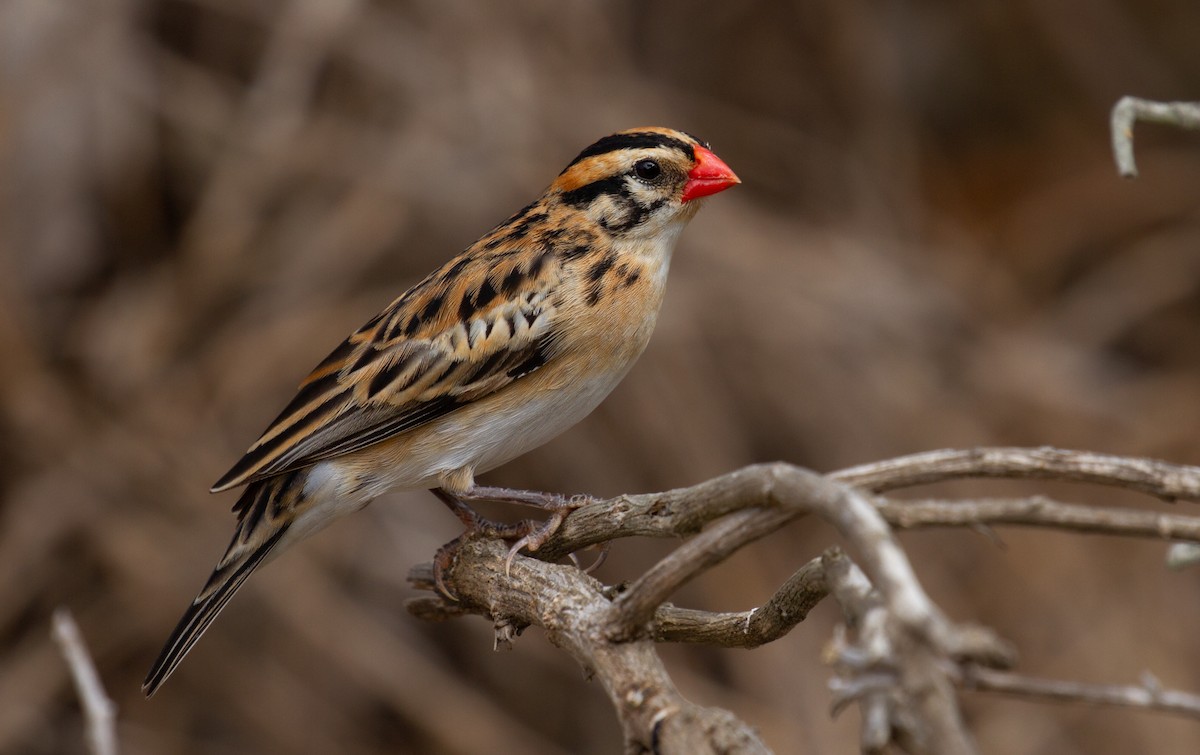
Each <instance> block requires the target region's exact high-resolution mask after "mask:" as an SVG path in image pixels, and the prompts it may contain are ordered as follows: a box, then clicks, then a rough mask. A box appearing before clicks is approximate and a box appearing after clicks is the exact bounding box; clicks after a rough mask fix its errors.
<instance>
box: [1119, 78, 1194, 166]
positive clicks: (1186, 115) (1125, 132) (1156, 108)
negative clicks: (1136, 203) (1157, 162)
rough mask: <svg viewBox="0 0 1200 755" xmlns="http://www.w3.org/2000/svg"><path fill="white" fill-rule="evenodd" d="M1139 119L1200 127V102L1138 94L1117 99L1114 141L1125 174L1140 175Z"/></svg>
mask: <svg viewBox="0 0 1200 755" xmlns="http://www.w3.org/2000/svg"><path fill="white" fill-rule="evenodd" d="M1137 121H1147V122H1149V123H1165V124H1167V125H1169V126H1178V127H1179V128H1188V129H1200V102H1154V101H1153V100H1143V99H1140V98H1138V97H1122V98H1121V99H1120V100H1117V104H1116V105H1114V106H1113V109H1112V118H1111V123H1112V145H1113V156H1114V158H1115V159H1116V161H1117V173H1118V174H1120V176H1121V178H1136V177H1137V174H1138V171H1137V164H1136V163H1135V162H1134V159H1133V124H1134V123H1135V122H1137Z"/></svg>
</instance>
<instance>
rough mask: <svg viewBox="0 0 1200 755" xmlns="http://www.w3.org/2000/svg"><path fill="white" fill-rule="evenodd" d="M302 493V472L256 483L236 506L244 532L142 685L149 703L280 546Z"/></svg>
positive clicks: (235, 539)
mask: <svg viewBox="0 0 1200 755" xmlns="http://www.w3.org/2000/svg"><path fill="white" fill-rule="evenodd" d="M302 487H303V474H302V471H301V470H297V471H296V472H291V473H289V474H283V475H279V476H278V477H271V478H268V479H266V480H262V481H260V482H255V483H251V484H250V485H249V486H248V487H247V488H246V490H245V492H244V493H243V494H242V497H241V498H239V499H238V502H237V503H236V504H234V507H233V510H234V511H235V512H237V514H238V528H237V531H236V532H234V533H233V540H232V541H231V542H230V543H229V547H228V548H227V549H226V551H225V555H224V556H222V557H221V560H220V561H219V562H217V566H216V568H215V569H213V573H212V576H210V577H209V578H208V582H207V583H206V584H205V585H204V589H202V590H201V591H200V594H199V595H197V596H196V599H195V600H193V601H192V604H191V605H190V606H188V609H187V611H185V612H184V614H183V618H181V619H180V620H179V623H178V624H177V625H176V626H175V631H173V632H171V636H170V638H169V639H168V640H167V643H166V645H164V646H163V649H162V652H161V653H159V656H158V660H156V661H155V662H154V665H153V666H152V667H151V668H150V673H149V674H147V675H146V681H144V682H142V692H143V693H145V695H146V697H150V696H151V695H153V694H154V693H155V692H156V691H157V690H158V688H159V687H160V686H162V683H163V682H165V681H166V680H167V677H169V676H170V675H171V673H172V672H173V671H175V667H176V666H178V665H179V662H180V661H182V660H183V657H184V656H185V655H187V654H188V651H189V650H191V649H192V646H193V645H195V644H196V641H197V640H199V639H200V636H201V635H203V634H204V631H205V630H206V629H208V626H209V624H212V622H213V619H215V618H217V614H219V613H220V612H221V609H222V608H224V607H225V604H226V603H228V602H229V599H230V598H232V597H233V594H234V593H236V592H237V591H238V588H239V587H241V586H242V584H243V583H244V582H245V581H246V578H247V577H249V576H250V574H251V573H252V572H253V571H254V570H255V569H256V568H257V567H258V566H259V565H260V564H262V563H263V561H264V560H265V559H266V558H267V557H268V556H269V555H270V554H271V551H272V549H273V548H275V546H276V545H278V544H279V541H280V539H281V538H282V537H283V536H284V534H286V533H287V531H288V528H289V527H290V525H291V522H292V519H293V515H294V512H295V511H296V507H297V504H298V503H299V497H300V494H301V488H302Z"/></svg>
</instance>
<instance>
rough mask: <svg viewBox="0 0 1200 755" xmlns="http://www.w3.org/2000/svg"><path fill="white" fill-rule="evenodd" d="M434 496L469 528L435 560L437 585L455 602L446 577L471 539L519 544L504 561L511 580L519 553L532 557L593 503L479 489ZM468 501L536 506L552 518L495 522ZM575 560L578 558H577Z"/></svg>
mask: <svg viewBox="0 0 1200 755" xmlns="http://www.w3.org/2000/svg"><path fill="white" fill-rule="evenodd" d="M432 492H433V494H434V495H436V496H437V497H438V498H439V499H440V500H441V501H442V503H444V504H446V506H447V507H448V508H449V509H450V510H451V511H452V512H453V513H454V515H455V516H456V517H458V519H459V521H461V522H462V523H463V525H464V526H466V528H467V531H466V532H464V533H463V534H461V535H459V536H458V537H456V538H454V539H453V540H451V541H450V542H448V543H446V544H445V545H443V546H442V547H441V548H439V549H438V552H437V554H436V555H435V556H434V559H433V580H434V585H435V586H436V587H437V590H438V592H439V593H441V594H442V595H443V596H444V597H446V598H449V599H450V600H454V601H457V600H458V597H457V596H455V595H454V593H452V592H451V591H450V589H449V588H448V587H447V586H446V582H445V579H444V576H445V574H446V572H448V571H449V570H450V568H451V567H452V566H453V565H454V559H455V558H456V557H457V556H458V551H459V549H460V548H461V547H462V545H463V543H465V542H466V541H467V540H468V539H469V538H471V537H472V536H474V535H483V536H484V537H496V538H500V539H503V540H513V541H515V542H514V543H513V546H512V548H510V549H509V551H508V557H507V558H505V559H504V574H505V575H506V576H507V575H508V574H509V573H510V572H511V571H512V562H513V559H515V558H516V557H517V554H518V553H520V552H521V551H522V550H523V549H528V550H529V551H530V552H531V553H532V552H533V551H536V550H537V549H538V548H540V547H542V546H543V545H545V543H546V542H547V541H548V540H549V539H550V538H551V537H553V536H554V533H555V532H557V531H558V529H559V527H561V526H562V523H563V522H564V521H565V520H566V518H567V516H568V515H569V514H570V513H571V512H572V511H574V510H575V509H577V508H580V507H581V506H584V505H586V504H588V503H591V502H592V500H593V499H592V498H590V497H588V496H583V495H577V496H571V497H567V496H563V495H559V494H557V493H543V492H540V491H534V490H517V489H512V488H497V487H484V486H479V485H477V486H475V487H474V488H472V489H471V490H470V491H468V492H466V493H458V494H455V493H450V492H449V491H447V490H444V489H442V488H435V489H434V490H433V491H432ZM467 501H495V502H499V503H519V504H523V505H526V506H535V507H537V508H540V509H543V510H545V511H549V512H550V517H549V518H548V519H547V520H546V521H544V522H537V521H533V520H528V519H527V520H525V521H522V522H517V523H515V524H505V523H501V522H494V521H491V520H490V519H486V518H484V517H483V516H481V515H480V514H479V513H478V512H476V511H475V510H474V509H473V508H471V507H470V505H468V504H467ZM606 554H607V549H605V551H603V552H602V553H601V556H600V558H599V559H598V560H597V562H596V563H594V564H593V565H592V566H591V567H589V568H588V571H591V570H592V569H594V568H596V567H597V566H599V565H600V563H602V562H603V560H604V557H605V555H606ZM572 558H574V556H573V555H572Z"/></svg>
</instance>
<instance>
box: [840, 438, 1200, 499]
mask: <svg viewBox="0 0 1200 755" xmlns="http://www.w3.org/2000/svg"><path fill="white" fill-rule="evenodd" d="M829 476H830V477H831V478H833V479H835V480H838V481H839V482H845V483H849V484H850V485H854V486H855V487H860V488H864V489H866V490H870V491H872V492H875V493H882V492H884V491H887V490H896V489H897V488H908V487H913V486H914V485H929V484H931V483H935V482H945V481H947V480H962V479H967V478H980V477H990V478H1006V479H1026V480H1061V481H1064V482H1089V483H1093V484H1096V485H1108V486H1111V487H1119V488H1129V489H1130V490H1137V491H1139V492H1142V493H1148V494H1149V495H1152V496H1156V497H1158V498H1161V499H1163V500H1165V501H1174V500H1177V499H1178V500H1188V501H1200V467H1189V466H1183V465H1180V464H1171V463H1168V462H1165V461H1158V460H1157V459H1140V458H1134V457H1129V456H1112V455H1109V454H1098V453H1092V452H1091V451H1068V450H1063V449H1061V448H1050V447H1048V446H1045V447H1042V448H972V449H964V450H960V449H946V450H941V451H927V452H925V453H919V454H912V455H911V456H900V457H897V458H895V459H888V460H887V461H881V462H876V463H873V464H862V465H860V466H857V467H850V468H849V469H843V470H840V471H837V472H831V473H830V474H829Z"/></svg>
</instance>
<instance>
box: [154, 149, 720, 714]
mask: <svg viewBox="0 0 1200 755" xmlns="http://www.w3.org/2000/svg"><path fill="white" fill-rule="evenodd" d="M740 182H741V181H740V179H739V178H738V177H737V175H736V174H734V172H733V171H732V170H731V169H730V168H729V166H728V165H726V164H725V163H724V162H723V161H722V160H721V159H720V158H719V157H717V156H716V154H714V153H713V152H712V150H711V148H710V146H709V145H708V144H707V143H706V142H703V141H701V140H700V139H698V138H696V137H694V136H691V135H689V134H687V133H685V132H682V131H676V130H673V129H669V128H662V127H644V128H635V129H629V130H626V131H620V132H618V133H615V134H612V135H610V136H606V137H604V138H602V139H600V140H598V141H597V142H595V143H594V144H592V145H591V146H589V147H587V148H586V149H584V150H583V151H582V152H580V153H579V154H578V155H577V156H576V157H575V159H573V160H572V161H571V162H570V163H569V164H568V165H567V167H566V168H565V169H564V170H563V171H562V172H561V173H559V174H558V176H557V177H556V178H555V179H554V181H553V182H552V183H551V184H550V186H549V187H548V188H547V189H546V190H545V191H544V192H543V193H542V195H541V196H540V197H538V198H537V199H536V200H535V201H533V202H531V203H530V204H528V205H526V206H525V207H524V208H523V209H521V210H520V211H518V212H517V213H516V214H514V215H513V216H512V217H510V218H508V219H507V220H505V221H504V222H502V223H500V224H499V225H498V226H496V227H495V228H493V229H492V230H491V231H489V232H488V233H486V234H485V235H484V236H482V237H481V238H480V239H479V240H478V241H476V242H475V243H474V244H472V245H470V246H469V247H467V248H466V249H465V250H464V251H463V252H462V253H460V254H459V255H458V256H457V257H454V258H453V259H451V260H450V261H449V262H447V263H445V264H444V265H443V266H442V267H440V268H438V269H437V270H435V271H433V272H432V273H430V274H429V275H428V276H426V277H425V278H424V279H422V280H421V281H420V282H418V283H417V284H416V285H415V286H413V287H412V288H410V289H409V290H408V291H406V292H405V293H404V294H402V295H401V296H400V297H399V298H397V299H395V300H394V301H393V302H392V303H391V304H389V305H388V306H387V307H386V308H385V309H384V310H383V311H382V312H380V313H379V314H378V315H376V316H375V317H373V318H371V320H370V321H368V322H367V323H366V325H364V326H363V327H361V328H359V329H358V330H357V331H355V332H354V333H352V334H351V335H350V336H349V337H348V338H347V339H346V340H345V341H343V342H342V343H341V344H340V345H339V346H338V347H337V348H336V349H334V350H333V352H332V353H330V354H329V356H328V357H326V358H325V359H324V360H323V361H322V362H321V363H320V364H319V365H317V367H316V369H314V370H313V371H312V372H311V373H310V374H309V375H308V376H307V377H306V378H304V380H303V381H302V382H301V384H300V387H299V390H298V392H297V393H296V395H295V397H294V398H293V399H292V401H291V402H290V403H289V404H287V406H286V407H285V408H284V409H283V411H282V412H281V413H280V414H279V416H278V417H277V418H276V419H275V421H274V422H272V423H271V424H270V425H269V426H268V427H267V429H266V431H264V432H263V433H262V435H261V436H260V437H259V438H258V440H256V441H255V442H254V443H253V445H251V446H250V448H249V449H248V450H247V451H246V453H245V454H244V455H243V456H242V457H241V458H240V459H239V460H238V462H237V463H236V464H234V465H233V467H232V468H231V469H230V470H229V471H228V472H227V473H225V475H223V476H222V477H221V478H220V479H219V480H217V482H216V483H215V484H214V485H213V486H212V490H211V492H214V493H219V492H222V491H226V490H230V489H233V488H236V487H239V486H244V488H245V489H244V490H243V491H242V494H241V497H240V498H238V500H237V502H236V503H235V504H234V506H233V511H234V513H235V514H237V525H236V529H235V531H234V534H233V538H232V540H231V541H230V543H229V546H228V548H227V549H226V550H225V553H224V555H223V556H222V557H221V559H220V560H219V561H218V562H217V565H216V567H215V568H214V570H213V572H212V575H211V576H210V578H209V579H208V582H207V583H206V584H205V585H204V587H203V589H201V590H200V592H199V594H198V595H197V596H196V598H195V600H193V602H192V603H191V605H190V606H189V607H188V608H187V610H186V612H185V613H184V615H183V617H182V618H181V619H180V620H179V623H178V625H177V626H176V627H175V629H174V631H173V632H172V633H171V635H170V637H169V639H168V640H167V642H166V644H165V646H164V647H163V649H162V652H161V653H160V655H159V656H158V659H157V660H156V661H155V662H154V665H153V666H152V667H151V669H150V672H149V673H148V675H147V676H146V680H145V682H144V683H143V685H142V691H143V692H144V693H145V695H146V696H147V697H150V696H151V695H153V694H154V693H155V691H157V690H158V688H159V687H160V686H161V685H162V684H163V682H164V681H166V679H167V677H169V676H170V675H171V674H172V672H174V671H175V669H176V667H177V666H178V665H179V663H180V661H181V660H182V659H183V657H184V656H185V655H186V654H187V653H188V651H190V650H191V649H192V647H193V646H194V645H195V643H196V641H197V640H198V639H199V638H200V636H201V635H202V634H203V633H204V632H205V630H207V629H208V627H209V625H210V624H211V623H212V621H213V620H214V619H215V618H216V617H217V615H218V614H219V613H220V611H221V610H222V609H223V608H224V607H225V605H226V604H227V603H228V602H229V599H230V598H231V597H232V596H233V595H234V593H236V592H237V590H238V589H239V588H240V587H241V586H242V585H243V584H244V583H245V581H246V579H247V578H248V577H249V576H250V574H251V573H252V572H253V571H254V570H255V569H256V568H258V567H259V566H261V565H263V564H264V563H265V562H267V561H268V560H269V559H272V558H274V557H275V556H277V555H278V554H279V553H281V552H282V551H284V550H285V549H287V548H288V547H290V546H291V545H294V544H295V543H296V542H298V541H300V540H301V539H303V538H304V537H306V536H308V535H311V534H313V533H314V532H316V531H317V530H320V529H321V528H323V527H324V526H325V525H327V524H329V523H330V522H331V521H333V520H334V519H337V518H340V517H342V516H344V515H346V514H350V513H352V512H355V511H358V510H360V509H362V508H363V507H364V506H366V505H367V504H368V503H370V502H371V501H372V500H374V499H376V498H378V497H379V496H380V495H382V494H384V493H385V492H388V491H390V490H418V489H429V490H431V491H433V492H434V493H435V495H436V496H437V497H438V498H439V499H440V500H441V501H442V502H443V503H445V504H446V505H447V506H448V507H449V508H450V509H451V511H452V512H454V513H455V515H456V516H458V517H459V519H460V520H462V522H463V523H464V525H466V527H467V532H465V533H464V535H463V536H460V537H459V538H457V539H456V540H455V541H452V542H451V543H450V544H448V545H447V546H444V547H443V549H442V550H440V551H439V552H438V557H437V558H436V559H435V574H436V575H437V580H438V584H439V587H440V588H441V589H442V591H443V592H444V593H446V594H447V595H449V597H453V596H452V594H449V593H448V591H446V590H445V589H444V585H443V583H442V581H441V580H442V578H441V573H442V572H443V571H444V570H445V569H446V567H447V565H448V564H449V563H452V561H453V551H454V548H453V546H454V545H455V543H458V542H460V541H461V540H462V539H463V537H465V536H467V535H470V534H472V532H474V531H486V532H488V533H489V534H497V533H498V534H500V535H501V536H504V537H507V538H509V539H516V540H517V544H516V545H515V546H514V548H513V550H512V551H511V552H510V560H511V557H512V555H515V553H516V552H517V550H519V549H520V548H522V547H526V548H529V549H531V550H532V549H536V547H537V546H538V545H540V544H541V543H542V542H544V541H545V539H546V538H547V537H548V536H549V535H550V534H552V531H553V529H555V528H556V527H557V526H558V525H559V524H560V523H561V521H562V519H563V518H564V517H565V514H566V512H569V511H570V510H571V509H572V508H574V507H576V506H578V505H579V501H580V499H578V498H566V497H564V496H560V495H557V494H553V493H544V492H540V491H524V490H515V489H506V488H492V487H485V486H480V485H476V483H475V476H476V475H478V474H481V473H483V472H486V471H488V470H490V469H493V468H495V467H498V466H500V465H501V464H504V463H505V462H508V461H510V460H512V459H514V458H516V457H518V456H520V455H522V454H524V453H526V452H528V451H530V450H531V449H533V448H536V447H537V446H540V445H542V444H543V443H545V442H547V441H549V440H550V439H552V438H553V437H555V436H557V435H558V434H560V433H561V432H563V431H564V430H566V429H567V428H569V427H571V426H572V425H574V424H575V423H577V422H578V421H579V420H581V419H583V418H584V417H585V416H586V415H587V414H589V413H590V412H591V411H592V410H593V409H594V408H596V406H597V405H598V404H599V403H600V402H601V401H602V400H603V399H604V398H605V396H607V395H608V394H609V392H610V391H612V390H613V388H614V387H616V385H617V384H618V383H619V382H620V381H621V379H622V378H624V377H625V375H626V373H628V371H629V370H630V368H631V367H632V366H633V363H634V362H635V361H636V360H637V358H638V357H639V356H640V355H641V353H642V351H643V350H644V349H645V347H646V345H647V343H648V341H649V340H650V335H651V333H652V331H653V330H654V325H655V322H656V320H657V318H658V312H659V308H660V305H661V303H662V300H663V293H664V289H665V285H666V278H667V271H668V268H669V267H670V262H671V256H672V252H673V250H674V247H675V244H676V240H677V239H678V237H679V235H680V232H681V231H682V230H683V228H684V226H685V225H687V223H688V221H690V220H691V219H692V217H694V216H695V214H696V211H697V209H698V207H699V205H700V202H699V201H698V200H700V199H702V198H704V197H707V196H710V195H712V194H716V193H718V192H721V191H724V190H725V189H728V188H730V187H732V186H734V185H736V184H738V183H740ZM480 500H489V501H509V502H516V503H524V504H530V505H534V506H540V507H542V508H544V509H547V510H549V511H551V512H552V516H551V517H550V519H549V520H548V521H547V522H546V523H545V524H543V525H542V526H541V527H540V528H537V527H533V528H531V527H524V528H520V527H517V526H508V527H505V526H503V525H494V524H493V523H490V522H488V521H487V520H485V519H483V518H482V517H480V516H479V515H477V514H476V513H475V512H474V509H472V508H471V506H470V504H471V503H472V502H475V501H480ZM584 500H586V499H584Z"/></svg>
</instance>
